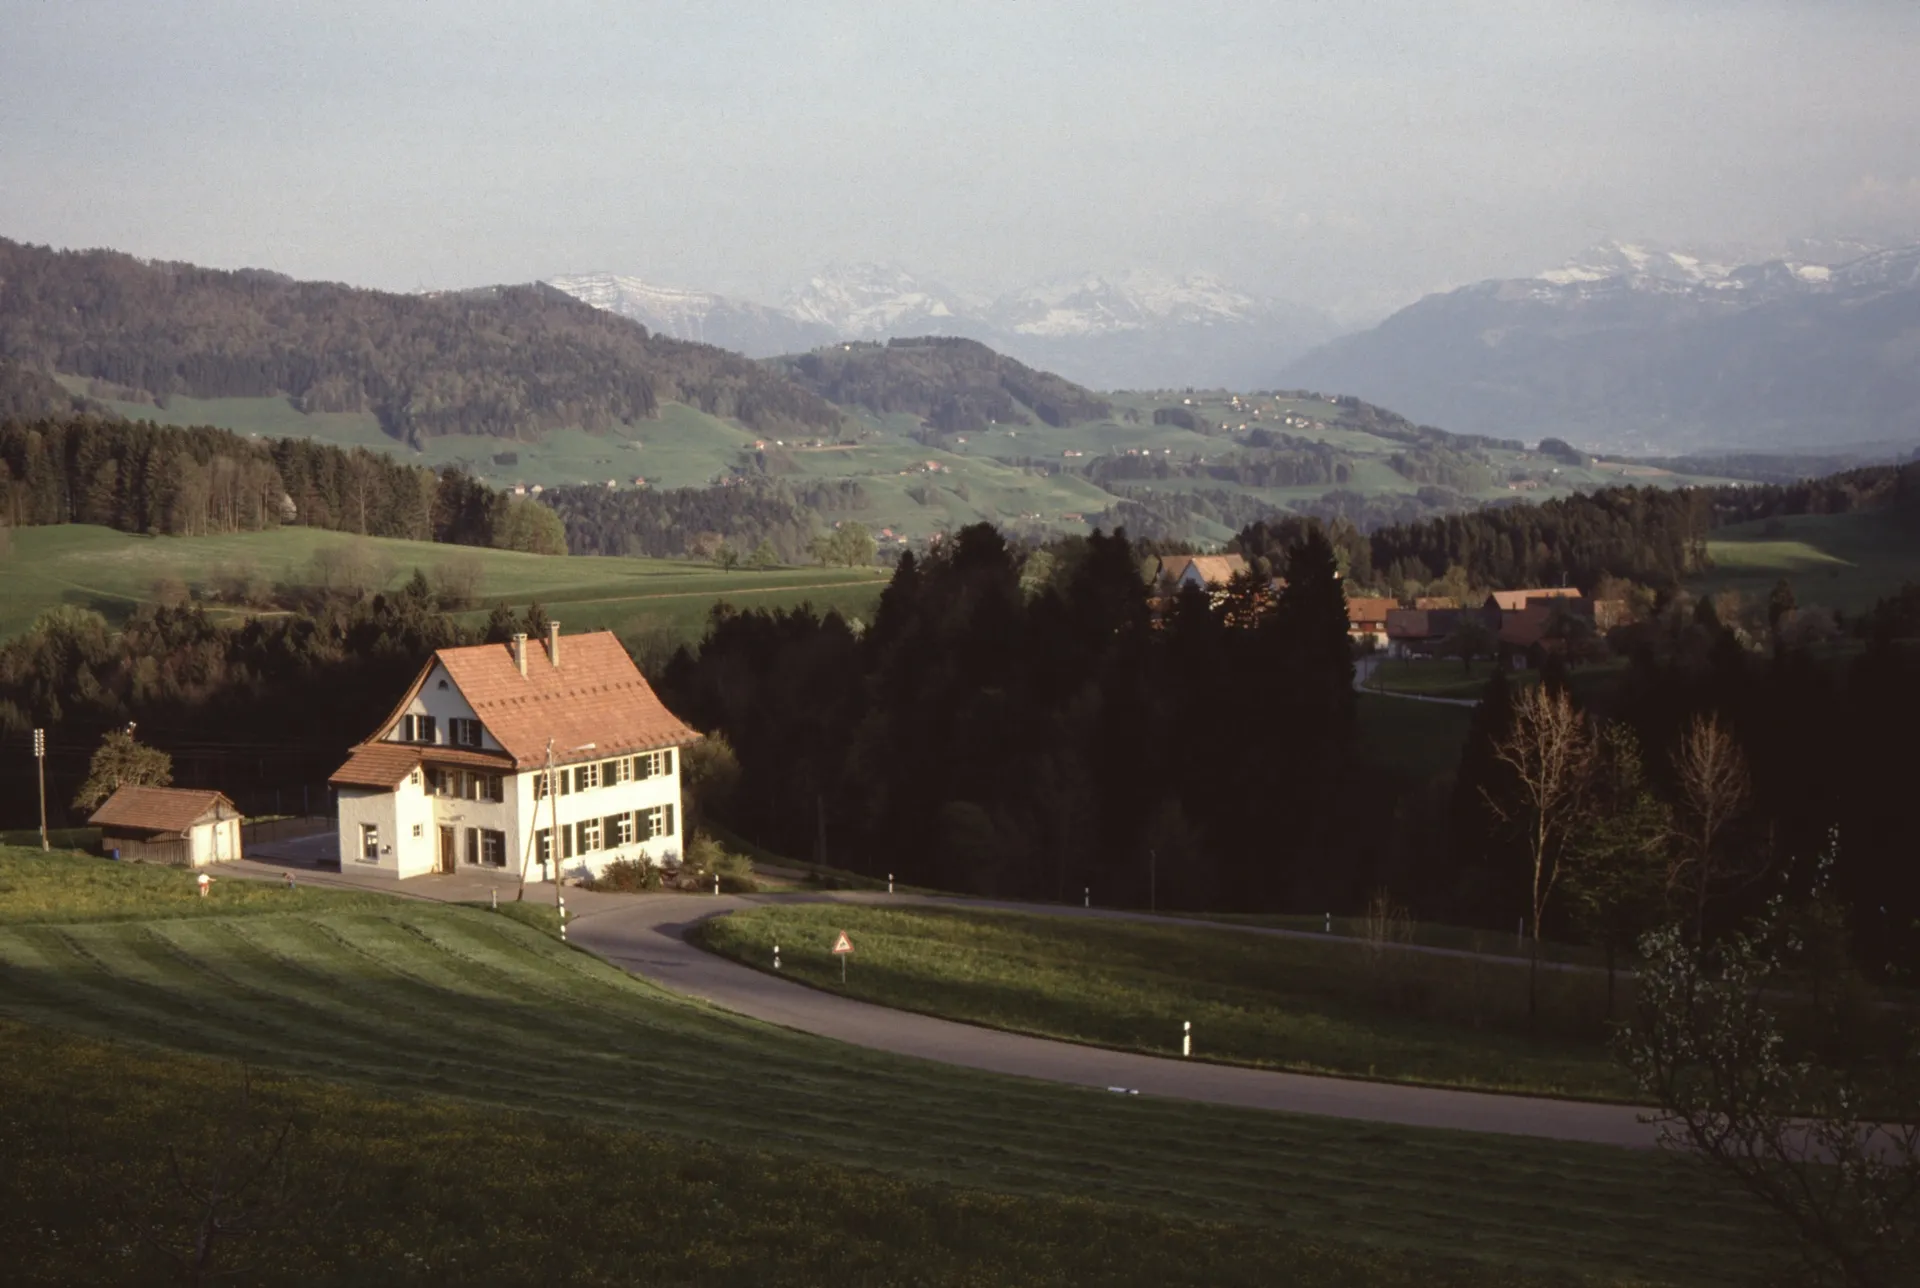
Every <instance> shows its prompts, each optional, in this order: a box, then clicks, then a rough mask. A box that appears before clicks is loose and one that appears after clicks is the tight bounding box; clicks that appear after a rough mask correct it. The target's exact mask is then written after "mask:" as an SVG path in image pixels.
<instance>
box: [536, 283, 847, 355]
mask: <svg viewBox="0 0 1920 1288" xmlns="http://www.w3.org/2000/svg"><path fill="white" fill-rule="evenodd" d="M547 285H549V286H551V287H554V288H555V289H556V290H561V291H565V292H566V293H567V294H568V295H571V296H573V297H574V298H576V299H579V300H582V301H584V302H585V303H588V304H591V305H593V307H595V308H597V309H605V310H607V311H608V312H609V313H618V314H620V315H621V316H623V317H630V318H632V319H633V320H634V321H636V322H639V323H641V324H642V325H644V326H645V327H646V328H647V329H648V330H650V331H652V332H654V333H655V334H657V335H667V336H672V337H673V338H674V339H676V340H697V341H699V342H700V343H702V344H715V345H719V346H720V347H721V348H723V349H733V350H735V351H737V352H740V353H744V354H746V355H747V356H748V357H753V358H769V357H772V356H773V355H774V354H777V353H793V352H795V351H797V350H803V349H811V348H813V347H814V346H816V345H821V344H826V343H829V342H830V341H832V340H834V339H836V338H837V337H838V336H839V334H840V333H839V331H838V330H837V329H835V328H833V327H830V326H822V325H820V324H819V323H816V322H811V321H808V320H807V319H805V318H801V317H796V316H795V315H793V314H792V313H789V312H786V311H784V310H781V309H773V308H768V307H767V306H765V305H763V304H754V303H751V302H749V301H746V300H737V299H731V298H729V297H727V296H724V295H715V294H714V293H713V292H711V291H690V290H684V289H682V288H680V287H674V286H658V285H655V284H654V283H651V282H647V281H644V280H642V279H641V278H638V277H627V276H623V275H621V274H618V273H584V274H577V275H573V276H567V277H555V278H549V279H548V281H547Z"/></svg>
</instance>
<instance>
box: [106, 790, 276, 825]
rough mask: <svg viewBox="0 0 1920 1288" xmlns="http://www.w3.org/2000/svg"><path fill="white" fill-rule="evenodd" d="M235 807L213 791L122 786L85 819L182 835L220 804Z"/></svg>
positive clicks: (230, 807) (232, 808)
mask: <svg viewBox="0 0 1920 1288" xmlns="http://www.w3.org/2000/svg"><path fill="white" fill-rule="evenodd" d="M222 803H224V804H225V805H226V807H227V808H228V809H230V810H232V811H233V816H235V817H237V816H238V815H239V813H240V811H239V809H238V807H236V806H235V805H234V803H233V802H232V801H230V800H228V799H227V798H226V797H225V796H224V795H222V794H221V793H219V792H215V791H199V790H196V789H193V788H188V787H122V788H119V789H118V790H116V791H115V792H114V793H113V795H111V796H109V797H107V799H106V800H105V801H104V802H103V803H102V804H101V806H100V808H99V809H97V810H95V811H94V812H93V816H92V817H90V818H89V819H87V822H88V823H89V824H92V825H93V826H95V827H122V828H126V829H128V830H130V831H135V832H184V831H186V830H187V829H188V828H190V827H192V826H193V825H194V824H195V823H197V822H199V821H200V820H201V819H203V818H205V817H206V816H207V815H209V814H212V813H215V812H216V811H217V810H218V809H219V807H220V805H221V804H222Z"/></svg>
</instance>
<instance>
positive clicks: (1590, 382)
mask: <svg viewBox="0 0 1920 1288" xmlns="http://www.w3.org/2000/svg"><path fill="white" fill-rule="evenodd" d="M1610 249H1611V254H1610V257H1601V258H1598V259H1596V258H1593V257H1585V262H1584V263H1583V262H1582V261H1581V260H1576V261H1574V262H1573V263H1572V264H1571V265H1569V266H1567V267H1563V268H1561V269H1557V270H1549V271H1548V272H1546V273H1542V274H1538V275H1536V276H1534V277H1530V278H1500V279H1489V280H1487V281H1482V282H1476V283H1472V284H1469V285H1466V286H1462V287H1459V288H1456V289H1454V290H1452V291H1447V292H1442V293H1438V294H1434V295H1429V296H1426V297H1425V298H1423V299H1420V300H1418V301H1415V302H1414V303H1412V304H1410V305H1408V306H1407V307H1405V308H1403V309H1401V310H1399V311H1398V312H1396V313H1394V314H1393V315H1392V316H1390V317H1388V318H1386V319H1385V320H1383V321H1382V322H1380V323H1379V324H1377V325H1376V326H1374V327H1372V328H1369V329H1368V330H1366V331H1362V332H1358V333H1356V334H1354V335H1349V336H1343V337H1340V338H1338V339H1335V340H1333V341H1330V342H1329V343H1327V344H1324V345H1322V346H1320V347H1319V348H1317V349H1315V350H1314V351H1312V352H1311V353H1309V354H1307V355H1305V356H1303V357H1301V358H1299V359H1296V360H1295V361H1294V362H1292V363H1289V364H1286V365H1285V366H1283V367H1281V368H1279V369H1278V371H1277V372H1276V376H1275V377H1274V378H1275V379H1277V380H1278V381H1279V382H1280V383H1282V384H1299V385H1306V386H1311V387H1321V388H1338V389H1341V390H1344V391H1348V392H1352V393H1355V394H1358V395H1360V396H1363V397H1365V398H1367V399H1369V400H1370V401H1374V402H1379V403H1384V404H1387V405H1390V406H1394V407H1397V408H1401V409H1403V410H1404V411H1405V412H1406V414H1408V415H1410V416H1413V417H1415V418H1416V419H1420V420H1425V421H1430V422H1433V423H1437V424H1444V425H1446V426H1448V427H1449V428H1450V429H1453V430H1455V431H1456V432H1463V433H1484V434H1493V435H1498V436H1504V437H1517V438H1526V439H1538V438H1542V437H1549V436H1552V437H1562V438H1569V439H1572V440H1574V441H1577V442H1580V443H1582V444H1583V445H1585V446H1589V447H1593V448H1598V449H1603V450H1610V451H1625V452H1634V453H1639V454H1661V455H1667V454H1677V453H1683V452H1694V451H1703V450H1725V449H1753V450H1766V449H1773V450H1780V449H1800V450H1831V449H1834V448H1838V447H1842V446H1855V445H1862V444H1869V443H1905V442H1911V441H1916V440H1920V374H1916V363H1915V361H1914V359H1915V358H1917V357H1920V246H1904V247H1893V248H1888V249H1883V250H1874V251H1872V252H1870V253H1868V254H1865V255H1860V256H1857V257H1854V258H1850V259H1843V260H1842V261H1841V262H1839V263H1834V264H1825V263H1819V262H1816V260H1815V259H1814V257H1812V256H1783V257H1776V258H1772V259H1768V260H1763V261H1758V262H1750V263H1728V262H1721V261H1716V260H1713V259H1709V258H1707V257H1704V256H1697V255H1692V254H1688V253H1686V252H1674V251H1662V250H1654V249H1649V248H1644V247H1637V246H1621V245H1619V244H1614V246H1613V247H1611V248H1610Z"/></svg>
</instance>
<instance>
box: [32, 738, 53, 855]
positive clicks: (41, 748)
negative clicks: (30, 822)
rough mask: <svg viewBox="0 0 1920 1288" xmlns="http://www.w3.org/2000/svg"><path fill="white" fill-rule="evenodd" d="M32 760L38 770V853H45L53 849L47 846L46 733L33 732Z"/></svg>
mask: <svg viewBox="0 0 1920 1288" xmlns="http://www.w3.org/2000/svg"><path fill="white" fill-rule="evenodd" d="M33 758H34V760H35V761H36V762H37V764H38V768H39V770H40V852H41V853H42V854H44V853H46V852H47V851H48V850H50V849H52V848H53V847H52V846H50V845H48V844H47V731H46V730H45V729H35V730H34V731H33Z"/></svg>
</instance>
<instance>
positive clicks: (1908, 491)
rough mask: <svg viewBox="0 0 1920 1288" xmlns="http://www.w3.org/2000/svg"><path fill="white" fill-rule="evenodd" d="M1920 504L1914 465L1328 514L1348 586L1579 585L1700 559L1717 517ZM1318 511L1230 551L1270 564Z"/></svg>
mask: <svg viewBox="0 0 1920 1288" xmlns="http://www.w3.org/2000/svg"><path fill="white" fill-rule="evenodd" d="M1882 505H1887V506H1892V507H1894V508H1895V509H1896V510H1898V511H1900V512H1902V513H1906V514H1920V463H1914V464H1910V465H1905V466H1897V465H1882V466H1873V467H1870V468H1866V469H1858V470H1850V471H1848V472H1846V473H1844V474H1836V475H1833V476H1830V477H1827V478H1821V479H1807V480H1800V481H1798V482H1794V483H1789V484H1768V485H1762V486H1749V487H1722V488H1687V489H1672V488H1654V487H1621V488H1603V489H1601V490H1600V491H1597V492H1592V493H1586V494H1577V495H1574V496H1568V497H1559V498H1555V499H1554V500H1551V501H1544V502H1541V503H1539V504H1520V505H1506V506H1488V507H1485V508H1483V509H1478V510H1463V511H1462V512H1461V513H1456V514H1449V515H1444V516H1442V517H1440V518H1434V519H1427V520H1424V521H1419V522H1411V523H1398V524H1390V525H1387V526H1384V527H1378V528H1375V529H1374V530H1373V531H1372V532H1371V533H1368V532H1366V531H1364V527H1365V525H1364V524H1363V523H1357V522H1348V523H1344V524H1342V523H1336V524H1334V525H1333V526H1334V529H1335V535H1334V538H1333V539H1334V542H1335V545H1336V547H1337V550H1338V555H1339V559H1340V566H1341V570H1342V571H1343V572H1345V573H1346V574H1347V575H1348V576H1349V577H1351V578H1352V579H1353V581H1354V583H1355V584H1356V585H1360V586H1368V587H1379V588H1385V589H1388V590H1390V591H1391V592H1392V593H1395V594H1398V593H1400V588H1401V587H1403V586H1406V585H1410V584H1412V585H1420V584H1425V583H1428V582H1432V581H1436V580H1438V579H1440V578H1441V577H1443V576H1445V575H1446V574H1447V573H1448V571H1449V570H1450V569H1455V568H1458V569H1460V570H1461V571H1462V572H1463V573H1464V576H1465V578H1466V580H1467V582H1468V583H1469V584H1471V585H1474V586H1487V587H1514V586H1561V585H1573V586H1579V587H1581V588H1582V589H1584V590H1591V589H1593V587H1594V586H1596V585H1597V584H1598V583H1599V582H1600V580H1601V578H1603V577H1608V576H1612V577H1619V578H1625V579H1627V580H1630V581H1635V582H1638V583H1640V584H1641V585H1644V586H1647V587H1651V588H1653V589H1656V590H1660V589H1669V588H1675V587H1678V586H1679V585H1680V584H1681V583H1682V582H1684V581H1685V580H1686V579H1687V578H1688V577H1689V576H1691V575H1693V574H1694V573H1697V572H1700V571H1702V570H1704V569H1705V568H1706V567H1707V537H1708V534H1709V533H1710V532H1712V530H1713V529H1714V528H1716V527H1718V526H1720V525H1722V524H1728V523H1742V522H1747V521H1750V520H1754V519H1766V518H1773V517H1777V516H1785V515H1796V514H1844V513H1847V512H1849V511H1852V510H1857V509H1867V508H1872V507H1875V506H1882ZM1325 517H1327V516H1286V517H1284V518H1278V519H1262V520H1259V521H1257V522H1254V523H1251V524H1249V525H1248V526H1247V527H1245V528H1244V529H1242V530H1241V531H1240V533H1239V534H1238V536H1236V537H1235V539H1234V540H1233V542H1231V543H1230V545H1229V549H1231V550H1233V551H1234V552H1236V553H1238V554H1242V555H1245V556H1246V557H1247V558H1248V559H1249V560H1253V561H1256V562H1257V561H1260V560H1265V561H1266V565H1265V566H1269V567H1274V566H1278V565H1277V561H1278V560H1279V559H1280V558H1282V557H1283V553H1284V551H1285V549H1286V547H1287V546H1289V545H1290V544H1292V543H1293V542H1294V541H1296V540H1298V538H1299V535H1300V534H1301V533H1302V532H1303V531H1305V530H1306V528H1307V527H1308V526H1310V525H1312V524H1314V523H1315V522H1317V521H1318V520H1319V519H1320V518H1325Z"/></svg>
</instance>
